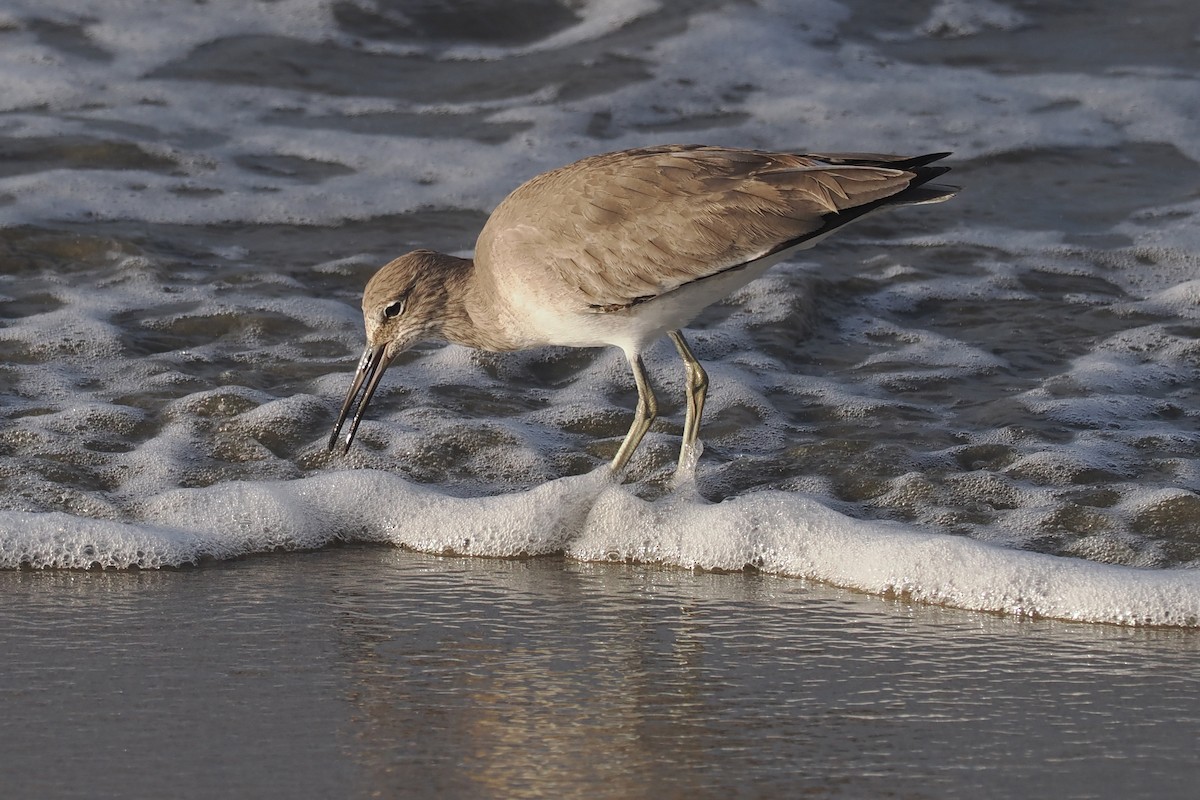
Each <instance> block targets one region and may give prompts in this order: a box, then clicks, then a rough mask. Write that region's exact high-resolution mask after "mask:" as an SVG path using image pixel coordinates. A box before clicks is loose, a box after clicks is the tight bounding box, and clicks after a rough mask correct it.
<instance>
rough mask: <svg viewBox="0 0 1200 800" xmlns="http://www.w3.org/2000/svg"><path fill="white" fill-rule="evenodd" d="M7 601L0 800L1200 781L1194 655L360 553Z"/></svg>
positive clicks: (17, 591)
mask: <svg viewBox="0 0 1200 800" xmlns="http://www.w3.org/2000/svg"><path fill="white" fill-rule="evenodd" d="M0 591H2V592H3V594H4V596H5V597H6V598H7V600H6V602H5V604H4V606H3V608H2V609H0V623H2V624H0V645H2V646H3V650H4V653H5V663H6V665H7V667H6V669H5V670H4V671H3V674H2V675H0V692H2V693H3V696H4V697H5V698H6V699H5V713H4V714H3V715H0V741H3V742H4V753H5V754H4V759H3V764H4V767H3V770H2V771H3V773H4V778H5V790H6V793H7V794H9V795H10V796H13V797H48V796H54V797H62V798H71V797H89V798H94V797H162V796H171V797H179V798H192V797H214V796H238V797H250V796H253V797H262V798H274V797H375V796H386V797H430V796H438V797H602V798H605V797H613V798H640V797H694V796H700V797H726V796H730V795H736V796H740V797H764V798H765V797H780V796H797V795H804V796H816V797H876V796H899V797H963V796H975V797H1016V796H1020V797H1035V798H1042V797H1045V798H1049V797H1069V798H1094V797H1129V796H1144V797H1156V798H1184V797H1190V796H1191V794H1192V792H1193V791H1194V787H1195V779H1196V777H1197V776H1198V774H1200V773H1198V769H1200V766H1198V764H1197V761H1196V753H1195V742H1196V737H1197V734H1198V733H1200V713H1198V710H1200V681H1198V680H1197V678H1196V675H1195V670H1194V669H1193V666H1194V664H1195V660H1196V658H1197V655H1198V653H1197V647H1198V646H1200V640H1198V639H1197V637H1196V636H1195V635H1194V634H1193V633H1192V632H1190V631H1180V630H1159V631H1155V630H1145V629H1130V628H1118V627H1114V626H1103V625H1100V626H1097V625H1075V624H1067V623H1058V622H1053V621H1042V622H1028V621H1018V620H1014V619H1012V618H1009V617H1002V616H998V615H986V614H978V613H971V612H961V611H954V610H949V609H943V608H936V607H931V606H921V605H914V604H907V603H903V602H897V601H891V600H883V599H880V598H876V597H870V596H866V595H857V594H852V593H848V592H845V591H842V590H838V589H835V588H831V587H826V586H820V585H816V584H810V583H808V582H805V581H801V580H795V579H790V578H777V577H773V576H770V575H761V574H759V575H746V574H740V573H739V574H732V575H713V574H694V573H689V572H685V571H681V570H673V569H658V568H653V567H646V566H639V565H605V564H586V563H578V562H571V561H562V560H558V559H529V560H521V561H511V560H496V559H461V558H444V557H437V556H428V555H422V554H416V553H411V552H405V551H401V550H397V549H395V548H379V547H372V548H366V547H346V548H334V549H327V550H322V551H317V552H312V553H292V554H285V555H273V556H262V557H258V558H253V559H244V560H238V561H232V562H224V563H221V564H218V565H213V566H212V567H209V568H206V569H201V570H180V571H173V570H164V571H133V572H114V571H111V570H110V571H106V572H99V571H91V572H68V571H57V572H54V571H50V572H43V571H38V572H31V571H25V572H7V573H0ZM198 609H203V613H202V614H197V610H198ZM47 630H54V631H55V632H56V635H55V636H54V637H48V636H47V635H46V632H47ZM47 753H60V754H64V757H62V758H55V759H54V760H53V762H52V763H51V762H49V761H48V760H47V758H46V754H47ZM67 754H69V755H67Z"/></svg>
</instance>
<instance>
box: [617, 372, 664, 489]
mask: <svg viewBox="0 0 1200 800" xmlns="http://www.w3.org/2000/svg"><path fill="white" fill-rule="evenodd" d="M629 366H630V367H632V368H633V380H634V382H635V383H636V384H637V390H638V402H637V409H636V410H635V411H634V413H633V424H632V425H630V426H629V433H627V434H625V441H623V442H621V449H619V450H617V454H616V455H615V456H613V460H612V466H611V467H610V469H612V471H613V472H620V471H621V470H623V469H624V468H625V465H626V464H627V463H629V457H630V456H632V455H633V451H634V450H637V446H638V445H639V444H641V443H642V437H643V436H645V435H646V431H648V430H650V423H651V422H654V418H655V417H657V416H658V401H657V400H655V399H654V390H653V389H651V388H650V380H649V378H647V377H646V367H645V365H644V364H642V357H641V356H640V355H633V356H630V357H629Z"/></svg>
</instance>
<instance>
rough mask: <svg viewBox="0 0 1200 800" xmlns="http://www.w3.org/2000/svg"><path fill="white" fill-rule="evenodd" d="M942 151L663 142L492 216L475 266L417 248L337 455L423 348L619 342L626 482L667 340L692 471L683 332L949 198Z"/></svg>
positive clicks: (691, 387) (404, 265) (340, 421)
mask: <svg viewBox="0 0 1200 800" xmlns="http://www.w3.org/2000/svg"><path fill="white" fill-rule="evenodd" d="M947 155H949V153H931V154H929V155H923V156H895V155H876V154H861V153H850V154H801V153H771V152H763V151H758V150H742V149H732V148H723V147H707V146H701V145H667V146H662V147H650V148H643V149H637V150H624V151H621V152H617V153H607V154H604V155H598V156H592V157H590V158H585V159H583V160H581V161H576V162H575V163H573V164H569V165H567V166H565V167H560V168H559V169H555V170H552V171H550V172H546V173H544V174H542V175H538V176H537V177H535V178H533V179H532V180H530V181H528V182H526V183H524V184H522V185H521V186H520V187H518V188H517V189H515V190H514V191H513V192H512V194H510V195H508V197H506V198H505V199H504V200H503V201H502V202H501V203H500V205H499V206H497V207H496V209H495V211H493V212H492V215H491V217H490V218H489V219H488V221H487V223H486V224H485V225H484V227H483V231H482V232H480V234H479V238H478V240H477V241H476V244H475V258H474V260H471V259H465V258H456V257H454V256H449V255H445V254H442V253H436V252H433V251H431V250H416V251H414V252H411V253H408V254H407V255H403V256H401V257H399V258H397V259H395V260H394V261H392V262H390V263H388V264H387V265H385V266H384V267H383V268H381V269H380V270H379V271H378V272H377V273H375V275H374V276H373V277H372V278H371V280H370V281H369V282H368V283H367V287H366V290H365V291H364V292H363V299H362V310H363V320H364V323H365V325H366V335H367V346H366V349H365V350H364V351H363V354H362V358H361V359H360V360H359V362H358V368H357V370H356V372H355V374H354V380H353V382H352V383H351V385H350V389H349V391H348V392H347V393H346V400H345V402H344V403H343V404H342V409H341V413H339V414H338V418H337V422H336V424H335V425H334V428H333V433H332V434H331V435H330V437H329V449H330V450H333V449H334V448H335V446H336V445H337V439H338V435H339V434H340V432H341V430H342V427H343V425H344V424H345V422H346V420H347V419H348V418H351V412H352V411H353V417H352V420H351V423H350V429H349V431H348V432H347V434H346V439H345V447H344V450H343V452H346V451H348V450H349V449H350V444H351V442H353V441H354V434H355V432H356V431H357V430H358V425H359V423H360V422H361V421H362V418H363V413H364V412H365V411H366V409H367V405H368V404H369V403H370V402H371V397H372V396H373V395H374V393H375V389H376V388H377V387H378V386H379V381H380V379H381V378H382V377H383V373H384V371H385V370H386V369H387V367H388V365H389V364H391V362H392V360H393V359H394V358H395V357H396V356H397V355H398V354H399V353H401V352H403V351H404V350H406V349H408V348H409V347H411V346H412V345H413V344H414V343H416V342H418V341H421V340H425V339H435V340H438V339H440V340H444V341H448V342H453V343H456V344H461V345H466V346H467V347H474V348H478V349H482V350H492V351H506V350H524V349H527V348H532V347H541V346H545V345H560V346H567V347H600V346H608V345H612V346H616V347H619V348H621V349H622V350H623V351H624V352H625V356H626V358H627V359H628V360H629V366H630V368H631V369H632V370H633V379H634V383H635V384H636V386H637V393H638V399H637V406H636V408H635V410H634V417H633V424H632V425H631V426H630V427H629V433H627V434H626V435H625V439H624V441H622V442H621V445H620V447H619V448H618V449H617V452H616V455H615V456H613V459H612V462H611V469H612V470H613V472H614V473H616V472H620V471H621V470H622V469H623V468H624V467H625V465H626V464H627V463H628V462H629V459H630V457H631V456H632V455H633V452H634V451H635V450H636V449H637V447H638V445H639V444H640V443H641V441H642V437H644V436H645V434H646V431H647V430H649V428H650V424H651V423H652V422H653V421H654V418H655V416H656V415H657V413H658V404H657V401H656V399H655V397H654V391H653V389H652V388H651V386H650V380H649V378H648V377H647V375H646V368H645V366H644V365H643V363H642V353H643V352H644V351H645V349H646V348H647V347H649V346H650V344H651V343H653V342H654V341H655V340H657V339H659V338H660V337H662V336H663V335H664V334H666V335H667V336H669V337H670V339H671V341H672V342H673V343H674V344H675V348H676V350H678V351H679V356H680V358H682V359H683V365H684V370H685V377H686V387H687V388H686V397H687V411H686V416H685V418H684V426H683V444H682V447H681V448H680V457H679V463H680V465H683V464H684V463H685V461H686V459H687V456H688V453H689V451H690V448H691V447H693V446H694V445H695V443H696V440H697V437H698V436H699V432H700V417H701V414H702V412H703V410H704V398H705V396H706V393H707V390H708V376H707V375H706V374H705V372H704V368H703V367H702V366H701V365H700V362H699V361H697V360H696V357H695V356H694V355H693V354H692V351H691V348H690V347H688V343H687V341H686V340H685V339H684V338H683V333H682V332H681V331H680V329H681V328H682V327H683V326H685V325H686V324H688V323H689V322H690V321H691V320H692V319H694V318H695V317H696V316H697V315H698V314H699V313H700V312H701V311H702V310H703V309H704V308H706V307H707V306H709V305H710V304H712V303H714V302H716V301H717V300H720V299H721V298H723V297H726V296H727V295H729V294H730V293H732V292H733V291H734V290H736V289H738V288H740V287H741V286H744V285H745V284H747V283H749V282H750V281H752V280H754V279H755V278H757V277H758V276H759V275H761V274H762V273H763V272H765V271H766V270H767V268H768V267H770V266H771V265H772V264H775V263H777V262H779V261H781V260H783V259H785V258H787V257H788V256H790V255H791V254H792V253H794V252H796V251H797V250H803V249H805V248H808V247H812V246H813V245H814V244H816V243H817V242H818V241H820V240H821V239H823V238H825V237H826V236H828V235H829V234H831V233H833V232H834V231H835V230H837V229H839V228H841V227H842V226H843V225H845V224H847V223H849V222H852V221H854V220H857V219H861V218H863V217H865V216H867V215H868V214H872V213H874V212H876V211H880V210H882V209H884V208H890V207H892V206H903V205H918V204H923V203H937V202H941V201H943V200H946V199H949V198H950V197H952V196H953V195H954V194H955V192H956V191H957V188H956V187H952V186H940V185H934V184H930V183H929V181H931V180H933V179H934V178H936V177H937V176H939V175H942V174H943V173H945V172H946V171H947V170H948V169H949V168H948V167H942V166H929V164H931V163H932V162H934V161H937V160H938V159H941V158H944V157H945V156H947ZM356 403H357V409H355V404H356Z"/></svg>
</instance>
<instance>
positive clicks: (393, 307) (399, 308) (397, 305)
mask: <svg viewBox="0 0 1200 800" xmlns="http://www.w3.org/2000/svg"><path fill="white" fill-rule="evenodd" d="M403 313H404V300H397V301H396V302H394V303H389V304H388V305H387V306H385V307H384V309H383V315H384V316H385V317H387V318H388V319H393V318H394V317H398V316H400V315H401V314H403Z"/></svg>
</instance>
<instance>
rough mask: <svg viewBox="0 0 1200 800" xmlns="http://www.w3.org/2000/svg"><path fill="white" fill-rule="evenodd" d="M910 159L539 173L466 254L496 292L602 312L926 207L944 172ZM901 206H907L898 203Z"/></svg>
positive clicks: (731, 156) (585, 164) (667, 150)
mask: <svg viewBox="0 0 1200 800" xmlns="http://www.w3.org/2000/svg"><path fill="white" fill-rule="evenodd" d="M943 155H945V154H935V155H930V156H921V157H916V158H904V157H897V156H879V155H869V154H867V155H863V154H846V155H811V154H791V153H768V152H762V151H756V150H739V149H729V148H719V147H703V146H680V145H672V146H665V147H655V148H645V149H640V150H626V151H622V152H617V153H607V154H604V155H598V156H593V157H591V158H586V159H583V160H582V161H577V162H575V163H573V164H570V165H567V166H565V167H562V168H559V169H556V170H553V171H550V172H547V173H544V174H542V175H539V176H537V177H536V178H533V179H532V180H530V181H529V182H527V183H525V184H523V185H522V186H520V187H518V188H517V189H516V190H515V191H513V192H512V194H510V195H509V196H508V197H507V198H505V200H504V201H503V202H502V203H501V204H500V205H499V206H498V207H497V208H496V210H495V211H494V212H493V213H492V216H491V218H490V219H489V220H488V223H487V225H486V226H485V227H484V229H483V232H482V233H481V234H480V236H479V241H478V243H477V245H476V255H475V257H476V262H477V265H478V268H479V269H481V270H483V271H486V272H490V273H492V274H493V276H494V278H495V280H496V283H497V286H498V290H499V291H505V290H506V288H508V287H510V286H511V285H512V284H513V283H514V282H516V283H519V282H521V281H523V280H527V279H529V278H531V277H533V275H534V274H535V273H536V275H537V277H536V278H535V279H536V280H537V281H538V282H539V283H540V284H541V285H542V287H543V288H545V287H548V286H551V285H553V286H554V287H555V295H556V296H555V301H556V302H559V303H562V304H564V305H566V306H570V309H569V310H571V311H577V312H584V311H591V312H606V311H616V310H620V309H623V308H628V307H630V306H633V305H636V304H639V303H642V302H645V301H647V300H650V299H654V298H658V297H660V296H662V295H664V294H667V293H670V292H672V291H673V290H675V289H678V288H679V287H681V286H684V285H686V284H689V283H692V282H695V281H697V280H701V279H704V278H707V277H710V276H713V275H715V274H717V273H721V272H724V271H726V270H730V269H734V268H736V267H739V266H742V265H744V264H747V263H750V262H753V261H755V260H757V259H761V258H763V257H764V256H768V255H770V254H772V253H775V252H778V251H780V250H783V249H790V248H793V247H797V246H800V245H802V244H803V243H804V242H805V240H806V239H809V238H812V237H817V236H820V235H823V234H824V233H825V232H827V231H828V230H831V229H832V228H835V227H838V226H840V225H841V224H844V223H845V222H847V221H850V220H851V219H853V218H856V217H858V216H861V214H863V213H866V212H869V211H872V210H875V209H876V208H878V207H881V206H883V205H892V204H902V203H916V202H934V201H936V200H940V199H945V198H946V197H949V196H950V195H951V194H953V190H952V189H950V188H948V187H926V188H924V189H923V190H919V189H918V187H919V186H922V185H923V184H925V183H926V182H927V181H929V180H931V179H932V178H934V177H936V176H937V175H940V174H942V173H943V172H945V171H946V169H945V168H943V167H929V166H926V164H928V163H929V162H930V161H933V160H936V159H937V158H941V157H942V156H943ZM906 195H907V197H906Z"/></svg>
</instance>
